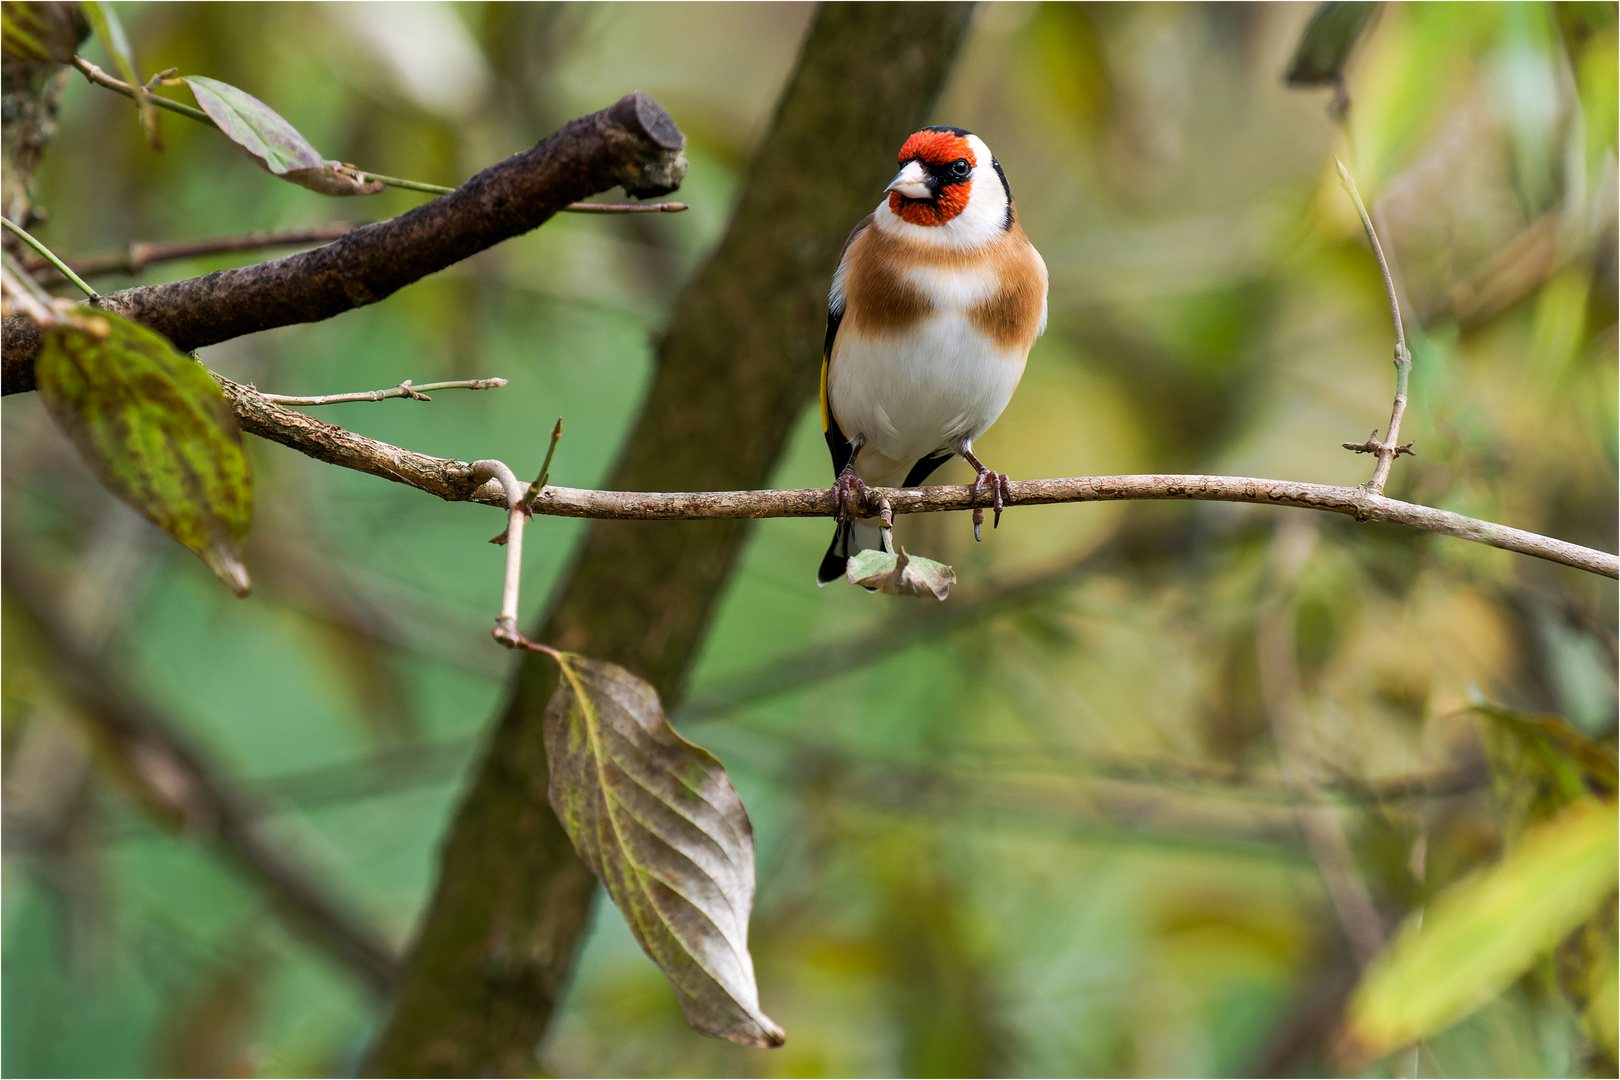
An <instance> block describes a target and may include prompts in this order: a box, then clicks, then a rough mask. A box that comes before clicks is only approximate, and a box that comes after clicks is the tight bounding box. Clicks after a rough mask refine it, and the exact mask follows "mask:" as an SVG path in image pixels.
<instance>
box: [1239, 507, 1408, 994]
mask: <svg viewBox="0 0 1620 1080" xmlns="http://www.w3.org/2000/svg"><path fill="white" fill-rule="evenodd" d="M1315 540H1316V532H1315V530H1314V529H1313V528H1312V527H1311V526H1310V525H1308V524H1306V523H1305V522H1304V521H1303V520H1300V519H1291V520H1289V521H1286V522H1283V523H1281V524H1279V526H1278V528H1277V532H1276V535H1275V539H1274V540H1273V542H1272V563H1273V566H1272V581H1271V587H1270V593H1271V595H1270V596H1268V597H1267V598H1266V600H1265V601H1264V602H1263V603H1262V604H1261V606H1260V614H1259V620H1258V625H1257V627H1256V634H1255V636H1256V638H1257V641H1256V652H1257V654H1258V658H1259V663H1260V696H1261V698H1262V700H1263V701H1264V703H1265V710H1266V719H1267V720H1269V721H1270V723H1271V734H1272V740H1273V741H1274V742H1275V744H1276V747H1277V764H1278V768H1279V771H1280V772H1281V773H1282V778H1283V783H1284V784H1286V785H1287V787H1288V789H1289V790H1290V791H1291V792H1292V793H1293V795H1294V799H1295V806H1294V817H1295V820H1296V821H1297V822H1298V823H1299V831H1300V832H1301V833H1302V834H1303V835H1304V837H1305V842H1306V844H1307V845H1308V846H1309V847H1310V850H1311V856H1312V857H1313V858H1314V859H1315V860H1316V866H1317V869H1318V871H1320V873H1321V875H1322V885H1323V887H1324V888H1325V889H1326V890H1327V894H1328V900H1329V901H1330V902H1331V903H1332V905H1333V909H1334V911H1335V912H1336V913H1337V914H1338V916H1339V922H1340V924H1341V925H1342V926H1343V927H1344V934H1345V937H1346V938H1347V939H1348V940H1349V942H1350V950H1351V952H1352V953H1354V954H1355V957H1356V964H1357V966H1358V967H1361V968H1365V967H1366V966H1367V965H1368V964H1369V963H1371V962H1372V960H1373V958H1374V957H1375V956H1377V955H1378V953H1379V950H1380V949H1382V948H1383V945H1384V926H1383V921H1382V920H1381V919H1380V918H1379V916H1378V908H1377V907H1376V906H1375V905H1374V904H1373V900H1372V895H1371V893H1369V892H1368V891H1367V883H1366V881H1365V880H1363V878H1362V876H1361V872H1360V871H1359V870H1358V869H1357V867H1356V858H1355V854H1354V853H1353V852H1352V851H1351V850H1350V842H1349V840H1348V839H1347V838H1346V837H1345V834H1344V827H1343V825H1342V824H1341V823H1340V821H1339V818H1338V812H1337V811H1336V810H1335V809H1334V808H1333V807H1331V806H1327V805H1324V804H1323V802H1322V795H1321V792H1320V791H1319V790H1318V789H1317V786H1316V782H1315V778H1314V777H1313V776H1312V775H1311V770H1312V767H1313V765H1314V763H1315V751H1314V749H1313V747H1312V741H1313V740H1312V738H1311V722H1310V717H1309V716H1308V715H1307V713H1306V708H1305V694H1304V691H1303V690H1302V688H1301V687H1300V681H1299V665H1298V661H1297V659H1296V654H1297V650H1298V641H1297V634H1296V631H1295V585H1296V583H1297V582H1298V580H1299V574H1300V571H1301V570H1303V569H1304V567H1305V563H1306V562H1307V561H1308V560H1309V558H1310V554H1311V549H1312V548H1313V547H1314V546H1315Z"/></svg>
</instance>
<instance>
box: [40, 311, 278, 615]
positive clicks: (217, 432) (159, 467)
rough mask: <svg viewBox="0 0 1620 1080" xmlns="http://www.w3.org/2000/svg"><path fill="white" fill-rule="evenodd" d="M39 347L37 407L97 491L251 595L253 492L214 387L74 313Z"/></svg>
mask: <svg viewBox="0 0 1620 1080" xmlns="http://www.w3.org/2000/svg"><path fill="white" fill-rule="evenodd" d="M40 339H41V341H40V351H39V359H38V361H37V363H36V364H35V369H34V370H35V377H36V379H37V380H38V384H39V394H40V397H41V398H43V399H44V401H45V407H46V408H47V409H49V410H50V413H51V415H52V416H53V417H55V418H56V422H57V423H58V424H59V425H61V427H62V430H63V431H65V432H67V434H68V437H69V438H71V439H72V440H73V443H74V445H75V446H77V447H78V448H79V453H81V454H83V455H84V459H85V461H87V462H88V463H89V465H90V468H91V469H92V470H93V471H94V472H95V474H96V475H97V477H99V478H100V480H101V482H102V483H103V484H105V485H106V486H107V488H108V489H109V490H110V491H112V493H113V494H115V495H117V496H118V497H119V498H120V499H123V500H124V501H125V502H127V503H129V504H130V505H131V506H133V507H134V508H135V509H137V510H139V511H140V512H141V513H142V514H144V515H146V517H147V518H149V519H150V520H151V521H152V522H153V523H154V524H156V525H157V526H158V527H159V528H161V529H162V530H163V531H164V532H166V533H168V534H169V535H170V536H172V537H174V538H175V539H176V540H178V541H180V542H181V543H182V544H184V545H185V546H186V547H188V548H190V549H191V550H192V551H195V552H196V553H197V554H198V555H199V556H200V557H201V558H202V561H203V562H205V563H207V564H208V568H209V569H210V570H212V571H213V572H214V573H215V574H217V575H218V576H219V578H220V580H221V581H223V582H225V584H226V585H228V586H230V588H231V591H232V592H234V593H236V594H237V595H238V596H246V595H247V592H248V576H247V570H246V568H245V567H244V566H243V565H242V542H243V541H244V540H245V539H246V538H247V531H248V523H249V521H250V520H251V518H252V513H253V484H252V480H251V478H250V477H249V475H248V464H247V458H246V457H245V456H244V455H243V453H242V436H241V433H240V432H239V431H238V430H237V427H236V417H235V415H234V414H232V412H231V409H230V406H229V405H228V404H226V402H225V397H224V395H223V394H222V393H220V389H219V386H218V385H216V384H215V382H214V380H213V379H211V378H209V376H208V373H207V372H206V371H204V370H203V369H202V368H201V367H200V366H199V365H198V364H197V363H195V362H194V361H193V360H191V359H190V358H188V357H186V356H183V355H181V354H180V353H179V352H176V351H175V348H174V346H173V345H171V344H169V342H168V341H167V340H165V339H164V338H163V337H161V336H159V335H158V334H156V333H153V332H152V331H151V330H148V329H147V328H146V327H144V326H139V325H137V324H135V323H132V322H130V321H128V320H127V319H123V318H120V317H118V316H117V315H114V314H112V313H110V312H105V311H98V312H78V311H75V312H74V313H73V314H72V315H71V316H68V317H65V318H63V319H61V320H59V321H57V322H55V323H53V324H51V325H49V326H46V327H45V328H44V329H42V330H41V332H40Z"/></svg>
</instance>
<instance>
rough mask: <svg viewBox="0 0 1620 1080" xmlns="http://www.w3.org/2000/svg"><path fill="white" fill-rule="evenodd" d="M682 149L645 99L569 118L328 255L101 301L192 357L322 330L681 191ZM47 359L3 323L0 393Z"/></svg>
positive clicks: (348, 238)
mask: <svg viewBox="0 0 1620 1080" xmlns="http://www.w3.org/2000/svg"><path fill="white" fill-rule="evenodd" d="M685 142H686V140H685V137H684V136H682V135H681V133H680V131H679V130H678V129H677V128H676V127H675V124H674V121H672V120H671V119H670V118H669V114H668V113H666V112H665V111H664V110H663V107H662V106H660V105H659V104H658V103H657V102H656V101H654V100H653V99H652V98H650V97H648V96H647V95H646V94H643V93H640V92H637V93H634V94H630V95H628V96H626V97H624V98H622V99H620V100H619V101H618V102H617V103H616V104H614V105H613V106H612V107H611V108H607V109H603V110H602V111H601V112H598V113H592V114H591V115H590V116H582V117H580V118H579V119H577V120H570V121H569V122H568V123H567V124H566V125H564V126H563V128H562V129H561V130H559V131H557V132H556V133H555V134H553V135H551V136H549V137H547V138H546V139H544V140H543V141H541V142H540V143H539V145H537V146H535V147H534V149H532V150H528V151H525V152H524V153H521V154H514V155H513V156H511V157H509V158H507V159H506V160H505V161H502V162H500V163H499V164H496V165H492V166H490V167H489V168H487V169H485V170H484V171H483V172H481V173H479V174H478V175H477V176H475V177H473V178H472V179H471V180H469V181H467V182H466V183H465V184H463V185H461V186H460V187H459V188H457V189H456V190H455V191H452V192H451V193H450V194H448V195H441V196H440V197H439V198H437V199H434V200H433V201H432V202H430V203H424V204H423V205H421V206H418V207H416V208H414V209H412V210H409V211H407V212H406V213H403V214H401V215H399V217H396V218H391V219H390V220H388V221H382V222H378V223H377V224H375V225H363V226H361V227H360V228H357V229H355V230H353V231H352V232H349V233H346V234H345V235H344V236H343V238H342V239H340V240H337V241H336V242H334V243H331V244H327V245H326V246H325V247H320V248H316V249H315V250H314V251H303V252H299V253H298V254H296V255H288V256H285V257H283V258H280V259H272V260H270V261H269V262H262V263H256V264H254V265H253V266H244V267H238V268H236V269H232V270H218V271H215V272H214V273H212V274H205V275H204V276H202V277H197V278H188V279H187V280H185V281H175V282H171V283H169V284H167V285H143V286H139V287H137V288H133V289H126V290H125V291H123V292H117V293H109V294H107V295H106V296H103V297H102V298H101V301H100V303H101V305H102V306H103V307H107V308H110V309H111V310H113V311H116V312H118V313H119V314H120V315H124V316H126V317H128V318H130V319H133V320H135V321H136V322H138V323H141V324H143V325H145V326H149V327H151V328H152V329H153V330H156V331H157V332H158V333H160V334H162V335H163V336H164V337H166V338H168V339H169V340H170V341H172V342H174V343H175V345H176V346H178V347H179V348H181V349H183V350H191V349H198V348H201V347H203V346H204V345H213V344H215V343H216V342H220V341H226V340H229V339H230V338H235V337H241V336H242V335H243V334H251V333H254V332H256V331H259V330H268V329H271V328H272V327H276V326H288V325H290V324H293V323H306V322H319V321H320V320H321V319H329V318H331V317H332V316H334V315H340V314H342V313H343V312H345V311H349V310H351V309H352V308H357V307H361V306H363V305H365V304H374V303H376V302H377V301H378V300H382V299H384V298H386V297H388V296H389V295H391V294H393V293H394V292H396V291H398V290H399V289H401V288H403V287H405V286H406V285H409V284H410V283H411V282H413V281H417V280H419V279H421V278H424V277H426V276H427V275H429V274H432V273H436V272H437V271H439V270H443V269H444V268H445V267H447V266H450V265H451V264H453V263H457V262H460V261H461V260H462V259H465V258H467V257H468V256H471V255H476V254H477V253H478V252H480V251H483V250H484V249H485V248H489V247H493V246H494V245H496V244H498V243H500V242H501V241H502V240H509V239H511V238H512V237H514V236H520V235H522V234H523V233H526V232H528V231H529V230H531V229H534V228H537V227H538V226H540V225H542V224H544V223H545V222H546V221H547V220H548V219H549V218H551V216H552V215H554V214H556V213H557V212H558V211H560V210H562V209H563V208H564V207H565V206H567V205H568V204H569V203H571V202H574V201H576V200H578V199H582V198H584V197H586V196H587V195H595V194H597V193H598V192H602V191H607V190H608V189H609V188H612V187H615V186H619V187H622V188H624V190H625V191H627V192H629V193H630V194H632V195H636V196H641V197H645V196H649V195H663V194H666V193H668V192H670V191H673V190H674V189H675V188H676V187H677V186H679V184H680V182H681V179H682V178H683V177H684V176H685V175H686V155H685V154H684V153H683V152H682V148H683V147H684V146H685ZM38 351H39V331H38V328H37V327H35V326H34V325H33V323H32V322H30V321H29V320H28V319H26V318H23V317H21V316H14V317H12V318H9V319H7V320H5V326H4V353H3V355H4V379H3V386H0V389H3V391H4V392H5V393H7V394H15V393H20V392H24V391H28V390H32V389H33V388H34V358H35V356H36V355H37V354H38Z"/></svg>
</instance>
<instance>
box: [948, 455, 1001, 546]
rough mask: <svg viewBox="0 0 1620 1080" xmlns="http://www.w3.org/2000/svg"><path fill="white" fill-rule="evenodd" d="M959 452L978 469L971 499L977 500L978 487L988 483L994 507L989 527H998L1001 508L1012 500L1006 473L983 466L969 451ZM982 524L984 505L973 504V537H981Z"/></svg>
mask: <svg viewBox="0 0 1620 1080" xmlns="http://www.w3.org/2000/svg"><path fill="white" fill-rule="evenodd" d="M960 453H961V455H962V456H963V457H964V458H966V459H967V463H968V464H969V465H972V466H973V467H974V468H975V469H977V470H979V475H978V476H977V477H975V478H974V480H973V499H974V501H975V502H977V501H978V498H979V489H980V488H982V487H984V486H985V485H987V484H988V485H989V487H990V494H991V500H992V505H993V506H994V507H995V511H996V516H995V518H994V519H993V520H992V521H991V524H990V527H991V528H992V529H996V528H1000V527H1001V511H1002V508H1003V507H1004V506H1006V504H1007V503H1010V502H1012V481H1011V480H1009V479H1007V474H1006V473H998V472H996V471H994V470H993V469H988V468H985V465H984V463H983V462H982V461H980V460H979V459H978V458H976V457H974V456H973V454H972V452H971V451H969V450H962V451H960ZM983 524H984V507H982V506H975V507H974V508H973V539H975V540H981V539H983V537H981V536H980V535H979V526H980V525H983Z"/></svg>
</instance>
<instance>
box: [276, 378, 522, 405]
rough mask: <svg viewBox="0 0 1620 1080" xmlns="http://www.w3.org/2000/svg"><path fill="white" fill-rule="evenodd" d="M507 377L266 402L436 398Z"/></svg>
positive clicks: (405, 384) (283, 397) (406, 384)
mask: <svg viewBox="0 0 1620 1080" xmlns="http://www.w3.org/2000/svg"><path fill="white" fill-rule="evenodd" d="M505 385H506V380H505V379H459V380H457V381H455V382H435V383H423V384H422V385H421V386H414V385H412V384H411V380H409V379H406V380H405V381H404V382H402V383H400V384H399V385H398V386H395V387H391V388H389V389H387V390H362V391H359V392H357V393H353V394H321V395H319V396H317V397H294V396H292V395H290V394H265V395H263V396H264V399H265V400H266V401H273V402H275V403H276V404H277V405H297V406H299V407H300V408H307V407H309V406H311V405H340V404H342V403H343V402H346V401H387V400H388V399H389V398H410V399H411V400H412V401H432V400H433V399H432V398H430V397H428V396H427V394H426V392H425V391H428V390H489V389H492V388H495V387H500V386H505Z"/></svg>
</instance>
